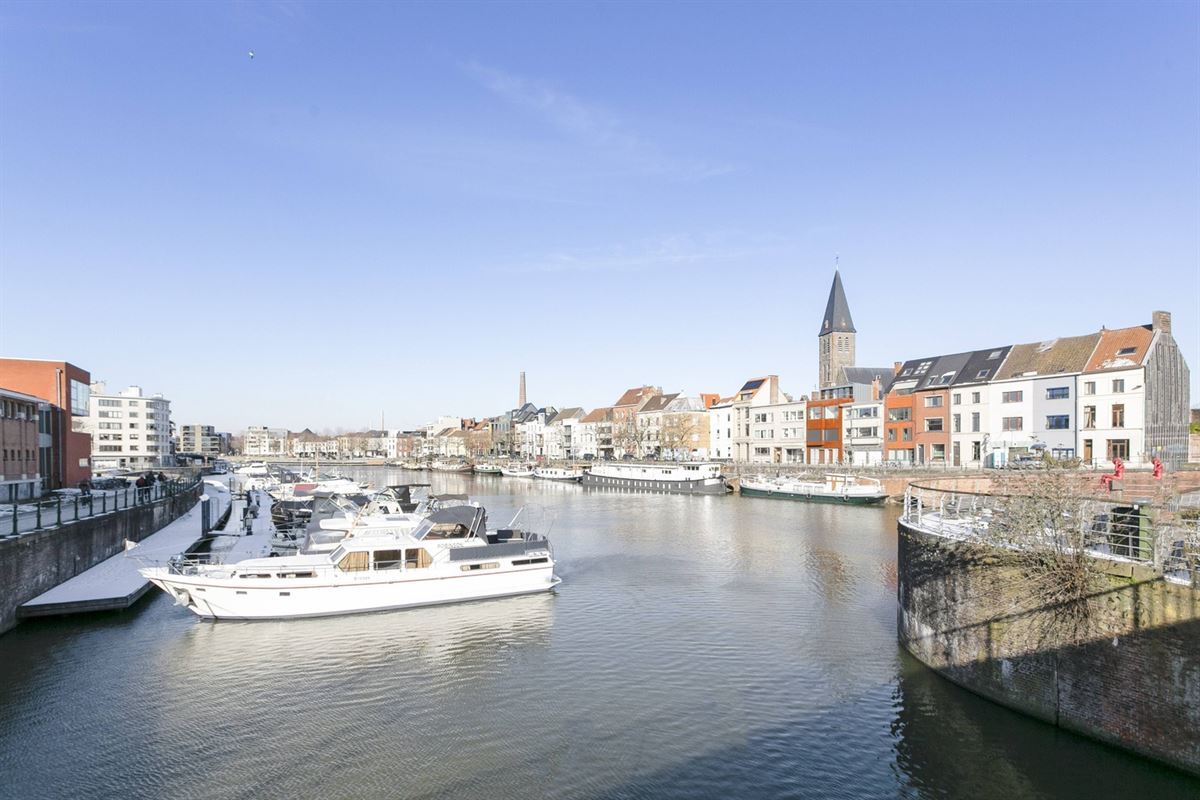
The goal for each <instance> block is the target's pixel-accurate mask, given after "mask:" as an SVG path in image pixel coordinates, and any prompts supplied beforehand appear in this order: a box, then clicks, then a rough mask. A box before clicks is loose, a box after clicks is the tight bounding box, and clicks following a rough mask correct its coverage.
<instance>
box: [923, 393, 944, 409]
mask: <svg viewBox="0 0 1200 800" xmlns="http://www.w3.org/2000/svg"><path fill="white" fill-rule="evenodd" d="M925 407H926V408H941V407H942V396H941V395H940V394H935V395H933V396H932V397H926V398H925Z"/></svg>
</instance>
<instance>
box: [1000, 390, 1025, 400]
mask: <svg viewBox="0 0 1200 800" xmlns="http://www.w3.org/2000/svg"><path fill="white" fill-rule="evenodd" d="M1024 398H1025V393H1024V392H1005V393H1004V394H1002V395H1000V402H1001V403H1019V402H1021V401H1022V400H1023V399H1024Z"/></svg>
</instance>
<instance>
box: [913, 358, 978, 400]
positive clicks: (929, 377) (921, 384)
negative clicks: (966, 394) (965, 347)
mask: <svg viewBox="0 0 1200 800" xmlns="http://www.w3.org/2000/svg"><path fill="white" fill-rule="evenodd" d="M971 355H972V354H971V353H952V354H950V355H946V356H938V357H937V359H935V360H934V362H933V366H932V367H930V368H929V370H928V371H926V372H925V374H923V375H922V376H921V378H920V380H918V381H917V386H916V389H915V391H920V390H921V389H941V388H944V387H946V386H949V385H950V384H952V383H954V379H955V378H957V377H958V375H959V373H960V372H961V371H962V368H963V367H965V366H966V365H967V362H968V361H970V359H971Z"/></svg>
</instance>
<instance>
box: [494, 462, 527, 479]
mask: <svg viewBox="0 0 1200 800" xmlns="http://www.w3.org/2000/svg"><path fill="white" fill-rule="evenodd" d="M500 474H501V475H503V476H504V477H506V478H532V477H533V467H532V466H531V465H529V464H508V465H506V466H503V467H501V468H500Z"/></svg>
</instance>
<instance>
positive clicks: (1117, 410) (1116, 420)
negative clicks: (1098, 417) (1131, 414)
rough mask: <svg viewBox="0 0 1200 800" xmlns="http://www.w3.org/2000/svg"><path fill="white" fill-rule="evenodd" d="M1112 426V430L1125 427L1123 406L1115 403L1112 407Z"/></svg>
mask: <svg viewBox="0 0 1200 800" xmlns="http://www.w3.org/2000/svg"><path fill="white" fill-rule="evenodd" d="M1112 426H1113V427H1114V428H1124V427H1125V404H1124V403H1116V404H1115V405H1113V407H1112Z"/></svg>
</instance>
